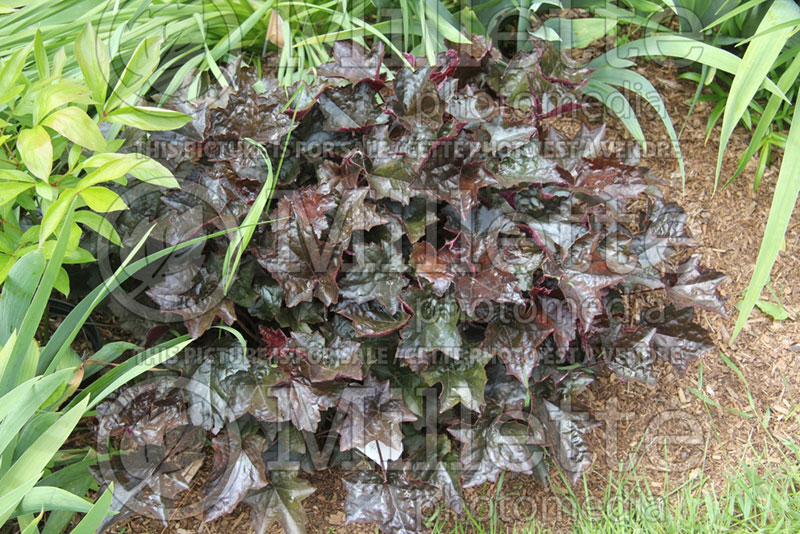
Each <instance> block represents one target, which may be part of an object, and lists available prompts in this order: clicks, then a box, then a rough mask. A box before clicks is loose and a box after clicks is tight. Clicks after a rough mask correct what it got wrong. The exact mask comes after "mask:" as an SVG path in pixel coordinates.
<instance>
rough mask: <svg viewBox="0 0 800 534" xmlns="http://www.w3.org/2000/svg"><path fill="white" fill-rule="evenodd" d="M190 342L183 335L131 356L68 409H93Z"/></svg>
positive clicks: (189, 339)
mask: <svg viewBox="0 0 800 534" xmlns="http://www.w3.org/2000/svg"><path fill="white" fill-rule="evenodd" d="M191 342H192V338H191V337H190V336H189V335H184V336H181V337H178V338H175V339H172V340H170V341H167V342H164V343H161V344H160V345H156V346H155V347H153V348H151V349H148V350H146V351H144V352H142V353H140V354H137V355H135V356H132V357H131V358H129V359H128V360H127V361H125V362H124V363H121V364H119V365H118V366H117V367H114V368H113V369H112V370H110V371H109V372H107V373H106V374H104V375H103V376H101V377H100V378H98V379H97V380H95V381H94V382H92V384H91V385H89V386H88V387H87V388H85V389H84V390H83V391H81V392H80V393H79V394H78V395H77V396H76V397H75V398H74V399H73V400H72V401H71V402H70V404H69V405H68V408H71V407H72V406H77V405H79V404H83V403H84V402H88V405H87V408H88V409H92V408H94V407H95V406H97V405H98V404H99V403H101V402H102V401H103V400H104V399H105V398H106V397H108V396H109V395H110V394H112V393H114V392H115V391H116V390H118V389H119V388H120V386H122V385H123V384H126V383H127V382H129V381H131V380H133V379H134V378H136V377H137V376H140V375H141V374H143V373H146V372H147V371H149V370H150V369H152V368H153V367H155V366H156V365H160V364H162V363H164V362H165V361H167V360H169V359H170V358H174V357H175V356H176V355H178V353H180V352H181V351H182V350H183V349H185V348H186V347H187V346H188V345H189V344H190V343H191Z"/></svg>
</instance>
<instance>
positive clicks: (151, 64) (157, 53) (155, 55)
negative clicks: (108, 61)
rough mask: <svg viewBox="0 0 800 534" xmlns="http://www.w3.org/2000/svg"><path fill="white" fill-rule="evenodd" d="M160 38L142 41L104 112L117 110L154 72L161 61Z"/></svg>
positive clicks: (149, 38) (153, 37)
mask: <svg viewBox="0 0 800 534" xmlns="http://www.w3.org/2000/svg"><path fill="white" fill-rule="evenodd" d="M162 42H163V39H162V38H161V37H157V36H152V37H148V38H147V39H145V40H144V41H142V42H141V43H140V44H139V46H138V47H136V50H134V51H133V54H132V55H131V58H130V59H129V60H128V64H127V65H126V66H125V70H123V71H122V74H121V75H120V77H119V80H118V81H117V84H116V85H115V86H114V91H113V92H112V93H111V96H110V97H109V98H108V102H107V103H106V107H105V110H106V112H108V111H112V110H114V109H117V108H118V107H119V106H121V105H122V104H124V103H126V101H127V100H128V99H129V98H131V97H132V96H133V95H134V94H135V93H136V91H138V90H139V89H140V88H141V87H142V86H143V85H144V84H145V83H147V80H148V79H149V78H150V76H151V75H152V74H153V72H155V70H156V68H157V67H158V63H159V61H160V60H161V43H162Z"/></svg>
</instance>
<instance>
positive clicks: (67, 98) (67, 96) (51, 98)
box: [33, 81, 91, 124]
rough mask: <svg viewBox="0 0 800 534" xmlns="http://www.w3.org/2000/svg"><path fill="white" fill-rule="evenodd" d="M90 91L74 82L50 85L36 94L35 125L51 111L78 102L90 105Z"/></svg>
mask: <svg viewBox="0 0 800 534" xmlns="http://www.w3.org/2000/svg"><path fill="white" fill-rule="evenodd" d="M88 97H89V90H88V89H87V88H86V87H85V86H84V85H80V84H77V83H74V82H69V81H63V82H59V83H55V84H53V85H48V86H47V87H45V88H43V89H42V90H41V91H39V92H38V93H37V94H36V99H35V101H34V106H33V123H34V124H39V123H40V122H41V120H42V119H44V118H45V117H47V115H48V114H50V112H51V111H53V110H54V109H57V108H60V107H61V106H63V105H64V104H68V103H70V102H77V103H81V104H87V103H90V102H91V100H89V98H88Z"/></svg>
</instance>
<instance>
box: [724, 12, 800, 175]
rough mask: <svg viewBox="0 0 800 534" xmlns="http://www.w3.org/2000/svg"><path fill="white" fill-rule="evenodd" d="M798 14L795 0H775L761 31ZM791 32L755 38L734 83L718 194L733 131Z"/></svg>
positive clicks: (760, 28)
mask: <svg viewBox="0 0 800 534" xmlns="http://www.w3.org/2000/svg"><path fill="white" fill-rule="evenodd" d="M799 15H800V7H798V6H797V4H795V3H794V2H793V1H792V0H775V2H774V3H773V4H772V5H771V6H770V8H769V10H768V11H767V13H766V15H764V19H763V20H762V21H761V24H760V25H759V26H758V31H759V32H761V31H763V30H767V29H769V28H772V27H774V26H776V25H778V24H780V23H781V22H782V21H785V20H787V19H795V18H797V17H798V16H799ZM790 33H791V27H787V28H783V29H782V30H778V31H775V32H773V33H772V34H771V35H769V36H766V35H765V36H762V37H759V38H757V39H754V40H753V41H752V42H751V43H750V45H748V47H747V51H746V52H745V53H744V56H743V57H742V62H741V64H740V65H739V68H738V72H737V74H736V76H735V77H734V79H733V83H732V84H731V89H730V96H728V101H727V103H726V104H725V115H724V116H723V117H722V131H721V133H720V141H719V152H718V154H717V168H716V171H715V173H714V190H715V191H716V189H717V184H718V183H719V175H720V173H721V172H722V158H723V156H724V155H725V149H726V148H727V145H728V141H729V140H730V137H731V134H733V129H734V127H735V126H736V125H737V124H738V123H739V119H741V118H742V115H744V112H745V111H746V110H747V106H748V105H750V102H751V100H752V99H753V96H755V94H756V92H757V91H758V89H759V87H761V84H762V83H763V82H764V81H765V80H766V79H767V75H768V74H769V72H770V69H772V65H773V64H774V63H775V60H776V59H777V58H778V54H780V52H781V49H783V47H784V45H785V44H786V40H787V39H788V37H789V34H790Z"/></svg>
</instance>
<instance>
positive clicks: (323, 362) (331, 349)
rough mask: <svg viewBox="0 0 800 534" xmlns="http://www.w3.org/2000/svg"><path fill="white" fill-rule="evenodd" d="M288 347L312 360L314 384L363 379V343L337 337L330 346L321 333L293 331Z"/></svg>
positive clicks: (312, 379) (311, 376) (311, 375)
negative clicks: (359, 351)
mask: <svg viewBox="0 0 800 534" xmlns="http://www.w3.org/2000/svg"><path fill="white" fill-rule="evenodd" d="M287 346H288V349H289V350H292V351H295V352H297V353H299V354H302V355H303V356H304V357H305V358H306V360H308V362H309V364H310V368H311V369H310V373H309V375H308V377H309V378H310V379H311V381H312V382H323V381H326V380H334V379H336V378H339V377H343V378H352V379H353V380H361V366H362V361H361V358H359V356H358V350H359V348H360V347H361V344H360V343H358V342H356V341H352V340H348V339H342V338H341V337H338V336H337V337H336V338H335V339H334V340H333V341H332V342H330V343H328V341H327V340H326V339H325V338H324V337H323V336H322V334H320V333H319V332H314V333H313V334H306V333H304V332H292V337H291V339H290V340H289V343H288V345H287Z"/></svg>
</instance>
